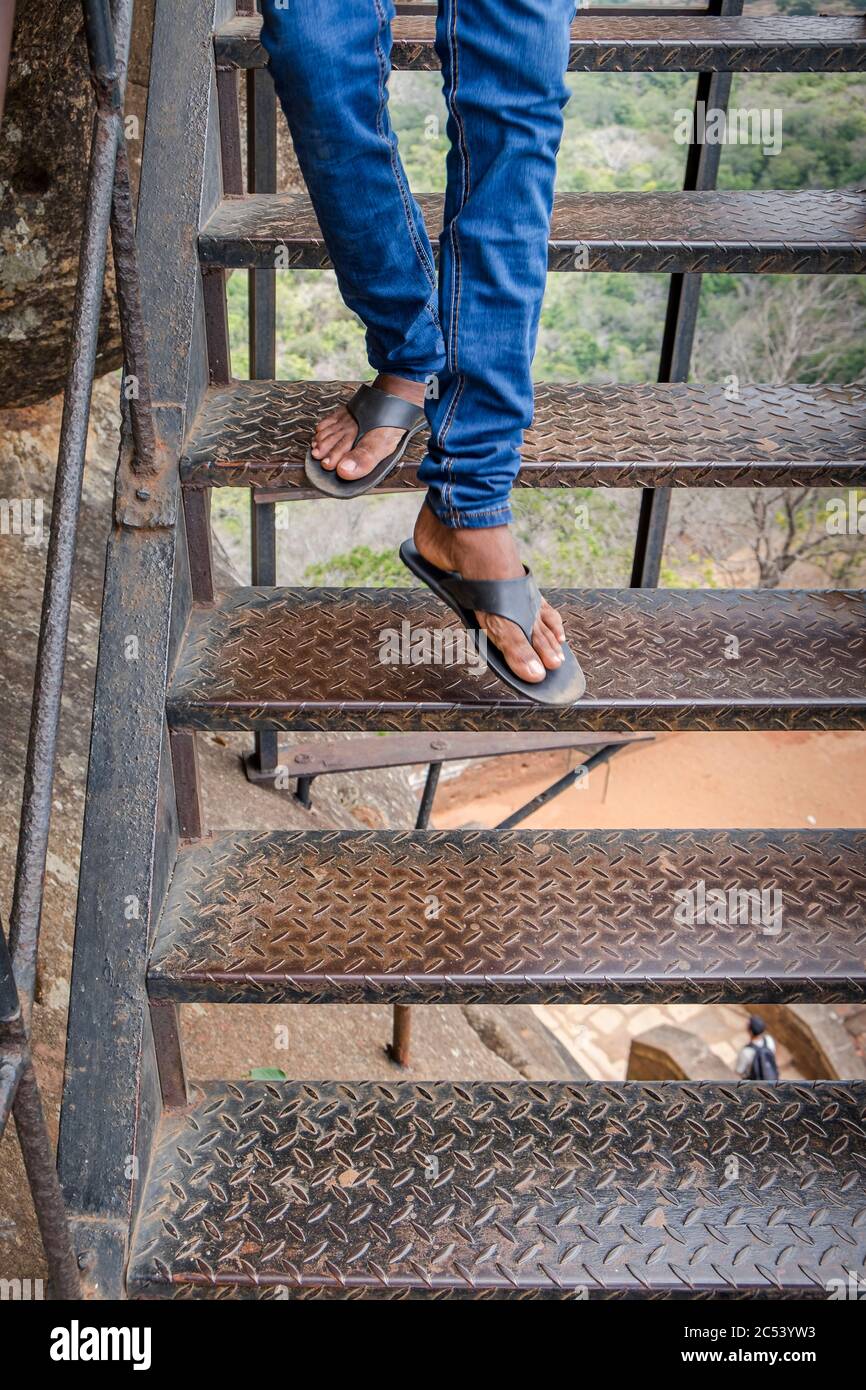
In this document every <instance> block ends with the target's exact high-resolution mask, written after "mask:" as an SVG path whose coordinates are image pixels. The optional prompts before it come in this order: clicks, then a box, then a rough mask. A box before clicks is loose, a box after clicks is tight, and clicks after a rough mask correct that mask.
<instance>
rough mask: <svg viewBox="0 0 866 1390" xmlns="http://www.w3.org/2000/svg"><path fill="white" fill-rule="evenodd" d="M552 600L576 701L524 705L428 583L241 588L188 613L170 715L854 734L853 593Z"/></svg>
mask: <svg viewBox="0 0 866 1390" xmlns="http://www.w3.org/2000/svg"><path fill="white" fill-rule="evenodd" d="M407 578H408V576H407ZM548 597H549V598H550V601H551V602H552V603H554V604H555V605H556V606H557V607H558V608H559V609H560V611H561V613H562V616H563V621H564V623H565V627H566V632H567V634H568V637H569V640H570V642H571V645H572V647H573V649H574V651H575V653H576V655H577V657H578V659H579V660H580V662H581V664H582V666H583V668H584V671H585V673H586V678H587V691H586V694H585V695H584V697H583V698H582V699H581V700H579V701H578V702H577V703H576V704H574V705H571V706H567V707H559V708H556V707H553V708H551V707H549V706H544V705H539V704H536V703H534V702H531V701H529V700H524V699H523V698H521V697H518V696H517V695H516V694H515V693H513V692H511V691H510V690H508V688H507V687H506V686H505V685H504V684H503V683H502V682H501V681H499V680H498V679H497V678H496V677H495V676H493V675H492V674H491V673H490V672H488V671H487V670H485V669H479V667H478V666H477V665H473V664H472V659H471V657H472V654H471V653H469V654H467V652H466V649H465V648H466V644H465V642H464V640H463V636H464V634H463V629H462V628H461V627H459V626H458V625H457V622H456V619H454V618H453V615H451V613H450V611H449V610H448V609H447V608H446V607H445V606H444V605H443V604H441V603H439V602H438V601H437V600H436V599H435V598H434V597H433V595H432V594H430V593H429V592H428V591H427V590H409V589H248V588H247V589H244V588H242V589H235V590H232V591H231V592H230V593H227V594H224V595H221V596H219V597H218V599H217V602H216V603H215V604H214V606H213V607H212V608H200V609H196V610H194V611H193V613H192V615H191V618H190V622H189V626H188V629H187V633H186V637H185V641H184V644H183V646H182V649H181V652H180V656H179V660H178V663H177V667H176V670H175V672H174V676H173V679H172V681H171V684H170V687H169V691H168V698H167V712H168V719H169V723H170V724H171V725H173V726H174V727H176V728H183V729H223V730H243V729H296V730H345V731H358V732H372V731H375V730H383V731H391V732H399V731H401V730H412V729H416V730H425V729H426V730H438V729H446V730H448V729H452V730H459V729H467V730H479V731H481V732H484V731H496V730H498V731H506V730H509V729H538V730H544V729H554V730H557V731H561V732H566V731H568V730H575V729H577V730H585V731H587V732H605V733H613V732H617V731H624V732H628V731H631V730H640V729H649V730H661V729H852V728H864V727H866V596H864V595H863V594H860V593H852V592H833V591H830V590H824V591H819V592H814V593H804V592H800V591H797V590H759V591H751V590H712V591H701V590H670V589H658V590H651V589H626V590H616V589H612V590H549V591H548ZM446 630H447V631H446ZM449 634H450V635H449ZM467 655H468V658H469V659H468V661H467Z"/></svg>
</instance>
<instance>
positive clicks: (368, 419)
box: [346, 385, 424, 444]
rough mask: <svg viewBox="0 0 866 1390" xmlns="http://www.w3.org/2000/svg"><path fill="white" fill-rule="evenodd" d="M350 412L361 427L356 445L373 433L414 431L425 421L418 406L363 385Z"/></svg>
mask: <svg viewBox="0 0 866 1390" xmlns="http://www.w3.org/2000/svg"><path fill="white" fill-rule="evenodd" d="M346 409H347V410H348V412H349V414H350V415H351V416H352V418H353V419H354V420H355V421H356V423H357V425H358V433H357V435H356V436H355V443H356V444H357V443H358V440H359V439H363V437H364V435H365V434H369V433H370V430H378V429H398V430H412V429H414V428H415V427H416V425H419V424H420V423H421V421H422V420H423V419H424V411H423V410H421V409H420V408H419V407H418V406H417V405H413V404H412V402H411V401H404V400H402V398H401V397H400V396H391V395H389V394H388V392H387V391H380V390H378V388H377V387H375V386H366V385H365V386H359V388H358V390H357V391H356V392H355V394H354V396H353V397H352V399H351V400H350V401H349V402H348V403H347V405H346Z"/></svg>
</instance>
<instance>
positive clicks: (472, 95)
mask: <svg viewBox="0 0 866 1390" xmlns="http://www.w3.org/2000/svg"><path fill="white" fill-rule="evenodd" d="M573 13H574V0H440V3H439V18H438V24H437V33H436V45H437V51H438V53H439V56H440V59H441V62H442V70H443V77H444V90H445V96H446V100H447V103H448V134H449V138H450V141H451V150H450V153H449V156H448V193H447V197H446V206H445V229H444V232H443V236H442V247H441V262H440V319H441V321H442V326H443V330H444V333H445V344H446V354H447V356H446V364H445V368H444V370H443V371H442V372H441V373H440V374H439V377H438V385H439V397H438V400H435V401H433V402H432V404H429V405H428V416H429V417H430V420H431V427H432V432H431V442H430V448H429V453H428V455H427V457H426V458H425V460H424V463H423V465H422V468H421V474H420V476H421V480H422V482H425V483H426V484H427V485H428V493H427V500H426V503H425V506H424V507H423V508H422V511H421V515H420V516H419V519H418V526H417V528H416V532H415V543H416V545H417V547H418V549H419V550H420V551H421V554H422V555H424V556H425V557H426V558H427V559H428V560H430V561H432V562H433V563H434V564H437V565H439V566H440V567H441V568H445V569H455V570H459V572H460V573H461V574H463V576H464V577H465V578H467V579H510V578H516V577H518V576H520V575H521V574H522V573H523V566H522V564H521V562H520V560H519V557H518V555H517V550H516V546H515V544H514V541H513V539H512V537H511V533H510V531H509V530H508V523H509V522H510V521H511V508H510V501H509V499H510V494H511V487H512V484H513V482H514V479H515V477H516V474H517V471H518V468H519V466H520V454H519V450H520V445H521V442H522V438H523V431H524V429H526V428H527V427H528V426H529V425H530V424H531V422H532V410H533V392H532V376H531V366H532V358H533V355H534V352H535V343H536V336H537V331H538V319H539V315H540V311H541V301H542V297H543V294H544V288H545V283H546V276H547V254H548V250H547V248H548V234H549V226H550V214H551V209H552V206H553V189H554V179H555V172H556V155H557V151H558V149H559V143H560V139H561V135H562V108H563V107H564V105H565V103H566V100H567V97H568V92H567V88H566V84H565V72H566V69H567V64H568V39H569V25H570V22H571V19H572V16H573ZM483 625H484V626H485V628H486V629H487V631H488V632H489V634H490V637H491V639H492V640H493V642H494V643H495V644H496V646H498V647H499V648H500V650H502V651H503V654H504V655H505V657H506V659H507V660H508V663H509V665H510V666H511V667H512V669H513V670H514V671H515V672H516V673H517V674H518V675H519V676H521V677H522V678H523V679H525V680H542V679H543V678H544V670H543V668H542V667H541V666H540V665H539V658H540V660H541V662H543V663H544V665H545V666H547V667H548V668H550V669H552V668H553V667H555V666H557V665H558V664H559V663H560V661H561V655H560V650H559V644H560V642H561V641H562V640H563V637H564V633H563V629H562V624H561V621H560V619H559V616H558V615H557V614H556V613H555V612H554V610H553V609H552V608H550V606H549V605H545V607H544V609H543V610H542V613H541V615H540V616H539V620H538V621H537V623H536V626H535V629H534V630H533V641H532V647H530V646H529V644H528V643H527V642H526V640H525V638H524V637H523V635H522V634H521V633H520V630H519V629H518V628H517V627H516V626H515V625H514V624H513V623H508V622H506V621H505V620H504V619H502V618H489V619H485V620H484V622H483ZM533 647H534V649H535V650H534V651H533V649H532V648H533Z"/></svg>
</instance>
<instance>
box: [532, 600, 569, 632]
mask: <svg viewBox="0 0 866 1390" xmlns="http://www.w3.org/2000/svg"><path fill="white" fill-rule="evenodd" d="M538 616H539V618H540V619H541V621H542V622H543V623H544V625H545V627H546V628H549V629H550V631H551V632H552V634H553V636H554V637H555V639H556V641H557V642H564V641H565V628H564V626H563V623H562V619H561V617H560V616H559V614H558V613H557V611H556V609H555V608H552V607H551V605H550V604H549V603H548V602H547V600H546V599H545V600H544V601H543V603H542V605H541V612H540V613H539V615H538Z"/></svg>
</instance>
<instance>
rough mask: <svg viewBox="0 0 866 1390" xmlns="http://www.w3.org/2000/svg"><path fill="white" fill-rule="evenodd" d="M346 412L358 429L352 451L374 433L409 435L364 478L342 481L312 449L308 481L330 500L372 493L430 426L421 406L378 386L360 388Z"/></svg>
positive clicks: (308, 464)
mask: <svg viewBox="0 0 866 1390" xmlns="http://www.w3.org/2000/svg"><path fill="white" fill-rule="evenodd" d="M346 409H347V410H348V412H349V414H350V415H351V416H352V418H353V419H354V420H355V422H356V424H357V426H358V433H357V434H356V435H355V438H354V440H353V443H352V448H353V449H354V448H355V446H356V445H357V444H358V442H359V441H360V440H362V439H363V438H364V435H365V434H369V433H370V431H371V430H380V429H398V430H405V431H406V433H405V434H404V436H403V438H402V439H401V441H400V443H399V444H398V446H397V448H396V449H395V450H394V452H393V453H392V454H389V455H388V457H387V458H384V459H382V462H381V463H377V464H376V467H375V468H374V469H373V470H372V472H371V473H368V474H367V475H366V477H363V478H341V477H340V476H339V474H338V473H337V470H336V469H335V468H332V469H327V468H323V467H322V465H321V464H320V463H319V461H318V459H314V458H313V454H312V450H311V449H308V450H307V457H306V461H305V463H304V472H305V473H306V475H307V480H308V481H309V482H311V483H312V485H313V487H315V488H318V490H319V492H326V493H327V494H328V496H329V497H360V496H361V494H362V493H364V492H370V490H371V489H372V488H374V487H375V486H376V485H377V483H381V482H382V481H383V480H384V479H385V478H387V477H389V475H390V474H391V473H393V472H394V470H395V468H397V467H398V465H399V463H400V461H401V459H402V458H403V455H404V454H405V452H406V450H407V449H408V447H409V445H410V444H411V442H412V440H413V439H414V438H415V435H416V434H418V432H419V430H422V429H423V428H424V426H425V424H426V423H427V416H426V415H425V414H424V411H423V410H422V409H420V407H419V406H417V405H413V404H412V402H411V401H404V400H403V399H402V397H400V396H392V395H390V394H389V393H388V392H387V391H380V390H379V388H378V386H360V387H359V388H358V390H357V391H356V392H355V394H354V396H353V397H352V399H351V400H350V401H349V402H348V403H347V405H346Z"/></svg>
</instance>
